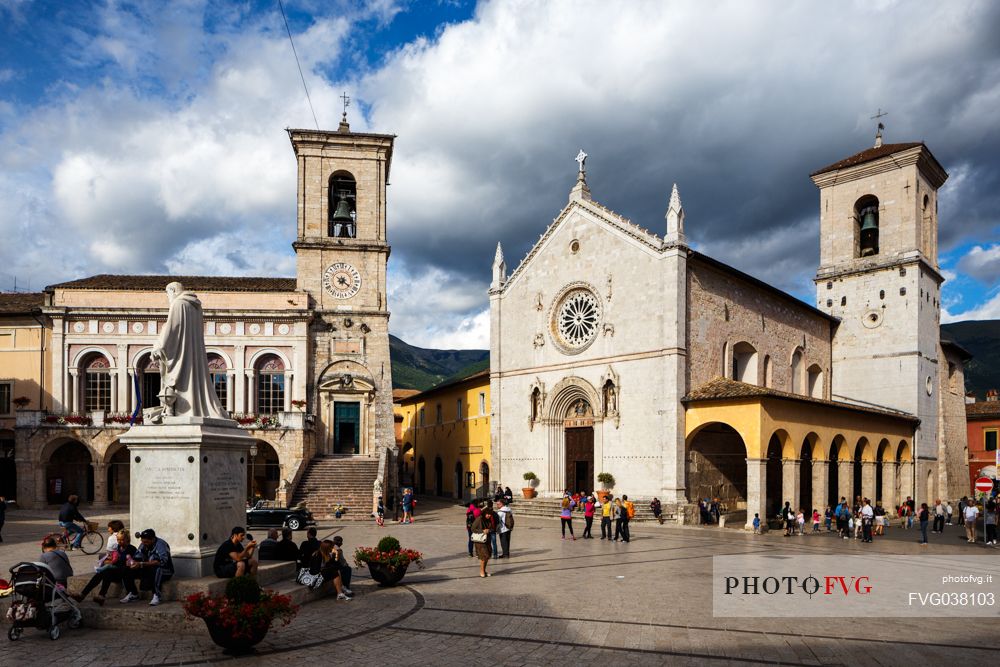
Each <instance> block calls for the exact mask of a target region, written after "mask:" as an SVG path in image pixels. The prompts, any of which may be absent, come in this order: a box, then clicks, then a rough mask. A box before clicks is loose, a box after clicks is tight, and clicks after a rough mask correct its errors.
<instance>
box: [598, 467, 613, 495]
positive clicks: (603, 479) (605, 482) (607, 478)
mask: <svg viewBox="0 0 1000 667" xmlns="http://www.w3.org/2000/svg"><path fill="white" fill-rule="evenodd" d="M597 481H598V482H600V483H601V499H602V500H603V499H604V498H606V497H607V494H608V491H610V490H611V489H613V488H615V476H614V475H612V474H611V473H609V472H602V473H600V474H598V475H597Z"/></svg>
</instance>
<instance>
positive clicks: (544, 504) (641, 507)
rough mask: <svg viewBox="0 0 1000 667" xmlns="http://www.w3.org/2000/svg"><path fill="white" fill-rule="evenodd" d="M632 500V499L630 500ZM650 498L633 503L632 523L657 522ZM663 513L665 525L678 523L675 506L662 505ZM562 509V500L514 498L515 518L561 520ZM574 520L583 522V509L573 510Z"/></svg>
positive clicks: (636, 500)
mask: <svg viewBox="0 0 1000 667" xmlns="http://www.w3.org/2000/svg"><path fill="white" fill-rule="evenodd" d="M630 500H631V498H630ZM650 500H651V499H650V498H637V499H635V500H633V501H632V502H634V503H635V517H634V518H633V519H632V521H642V522H645V521H653V522H655V521H656V517H654V516H653V513H652V512H651V511H650V509H649V501H650ZM662 508H663V512H662V514H661V516H662V517H663V521H664V523H668V522H669V523H675V522H676V521H677V508H676V506H674V505H668V504H667V503H663V504H662ZM561 509H562V499H561V498H532V499H531V500H528V499H526V498H516V497H515V498H514V505H513V510H514V515H515V516H531V517H548V518H550V519H556V518H559V512H560V510H561ZM573 518H574V519H580V520H581V521H582V520H583V507H582V506H578V507H577V508H576V509H575V510H573ZM594 521H595V523H596V524H597V525H600V512H599V511H597V512H595V514H594Z"/></svg>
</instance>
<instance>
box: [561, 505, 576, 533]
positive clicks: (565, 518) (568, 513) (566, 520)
mask: <svg viewBox="0 0 1000 667" xmlns="http://www.w3.org/2000/svg"><path fill="white" fill-rule="evenodd" d="M574 507H576V502H575V501H574V500H573V498H572V497H570V496H569V495H565V496H563V499H562V506H561V508H560V510H559V523H560V528H561V529H562V539H564V540H565V539H566V527H567V526H568V527H569V536H570V538H571V539H573V540H574V541H576V535H574V534H573V508H574Z"/></svg>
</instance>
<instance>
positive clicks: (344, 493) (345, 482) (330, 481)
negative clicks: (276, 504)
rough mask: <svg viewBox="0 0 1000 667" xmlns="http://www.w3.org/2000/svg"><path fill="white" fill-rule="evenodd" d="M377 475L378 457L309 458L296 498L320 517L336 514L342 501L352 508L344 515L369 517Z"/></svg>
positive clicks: (293, 499) (346, 517) (294, 500)
mask: <svg viewBox="0 0 1000 667" xmlns="http://www.w3.org/2000/svg"><path fill="white" fill-rule="evenodd" d="M377 477H378V460H377V459H373V458H370V457H350V456H346V457H345V456H318V457H316V458H314V459H313V460H312V461H310V462H309V467H308V468H307V469H306V472H305V473H304V474H303V475H302V480H301V481H300V482H299V485H298V487H297V488H296V489H295V494H294V495H293V497H292V502H293V504H298V503H305V505H306V507H308V508H309V511H310V512H312V513H313V516H314V517H316V518H317V519H326V518H330V517H333V516H334V508H335V507H336V506H338V505H342V506H344V507H346V508H347V509H348V511H347V513H346V514H344V515H343V516H342V517H341V518H343V519H347V520H355V521H358V520H367V519H370V517H371V507H372V489H373V488H374V486H375V479H376V478H377Z"/></svg>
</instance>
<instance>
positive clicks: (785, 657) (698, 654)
mask: <svg viewBox="0 0 1000 667" xmlns="http://www.w3.org/2000/svg"><path fill="white" fill-rule="evenodd" d="M420 507H421V512H420V514H419V515H418V516H417V520H416V523H414V524H413V525H406V526H398V525H396V526H387V527H386V528H383V529H379V528H378V527H377V526H375V525H374V524H367V523H365V524H353V523H339V524H337V525H335V526H329V527H328V526H323V527H322V528H321V536H323V535H324V534H339V535H343V537H344V540H345V546H346V547H347V548H348V549H349V550H350V549H353V547H355V546H357V545H370V544H374V542H375V541H376V540H377V539H378V537H379V536H381V535H384V534H387V533H391V534H393V535H395V536H396V537H398V538H400V540H401V541H402V542H403V544H404V545H405V546H409V547H413V548H417V549H420V550H421V551H423V552H424V554H425V557H426V568H425V569H424V570H411V571H410V572H408V573H407V575H406V578H405V579H404V581H403V583H404V584H405V585H404V586H401V587H399V588H395V589H376V588H375V587H374V586H373V585H372V584H371V582H370V580H369V579H368V578H367V573H366V572H363V571H357V570H356V574H355V579H356V581H357V582H358V583H357V584H356V585H355V586H354V589H355V591H356V592H357V595H356V597H355V599H354V600H353V601H352V602H349V603H344V602H340V603H338V602H336V601H334V600H332V599H327V600H324V601H322V602H318V603H314V604H311V605H307V606H305V607H304V608H303V609H302V611H301V613H300V614H299V616H298V617H297V618H296V619H295V620H294V621H293V622H292V624H291V625H289V626H288V627H287V628H277V629H273V630H272V631H271V633H270V634H269V635H268V637H267V639H265V640H264V642H263V643H262V644H260V645H259V647H258V652H257V654H256V655H255V656H253V657H251V658H241V659H240V660H241V662H246V663H248V664H272V665H273V664H276V663H277V662H278V661H294V662H296V663H301V664H318V663H320V662H322V663H333V664H352V665H386V664H399V663H401V662H405V663H406V664H412V665H491V666H494V665H546V666H551V665H570V664H577V665H578V664H581V663H586V664H589V663H593V662H595V661H597V662H598V663H607V664H626V665H647V664H648V665H662V664H670V665H675V664H679V665H705V664H746V663H758V662H759V663H783V664H795V665H829V664H845V665H846V664H850V665H903V664H905V665H910V666H913V665H941V664H946V663H948V664H985V663H986V662H987V661H988V660H990V659H992V658H993V656H994V652H995V647H996V646H997V643H998V640H1000V620H994V619H990V620H982V619H975V620H964V619H963V620H949V619H941V620H935V619H897V618H890V619H883V618H845V619H842V620H837V619H809V618H803V619H800V620H789V619H723V618H718V619H717V618H713V616H712V604H711V572H712V560H711V556H712V555H715V554H740V553H755V554H774V555H777V556H789V557H794V556H796V555H803V554H826V553H833V554H841V553H842V554H861V553H863V554H884V555H885V557H887V558H891V557H892V555H894V554H916V553H927V552H928V549H929V551H930V552H931V553H935V554H942V553H944V554H951V553H954V554H963V555H982V554H983V553H987V551H986V548H985V547H983V546H981V545H979V546H976V547H971V546H969V545H967V544H966V543H965V542H964V541H961V540H960V536H959V528H958V527H957V526H956V527H951V528H950V529H949V530H950V532H949V533H946V534H945V535H944V536H933V537H937V538H938V539H937V540H934V541H932V545H931V546H930V547H929V548H926V549H923V550H921V548H920V547H918V546H917V544H916V532H915V531H901V530H900V529H898V528H893V529H892V530H891V531H890V537H889V538H888V539H882V540H878V541H876V542H875V543H874V544H872V545H863V544H860V543H859V542H856V541H854V540H850V541H844V540H840V539H837V538H836V537H835V536H834V535H832V534H825V533H824V534H821V535H819V536H813V535H807V536H805V537H794V538H784V537H782V536H781V534H780V533H778V534H769V535H764V536H753V535H748V534H746V533H744V532H742V531H739V530H729V529H725V530H720V529H717V528H695V527H676V526H658V525H655V524H637V525H635V526H634V530H633V541H632V542H631V543H630V544H620V543H617V544H612V543H608V542H602V541H600V540H598V539H594V540H580V539H578V540H576V541H563V540H561V539H560V538H559V525H558V522H557V521H555V520H554V519H529V518H525V517H522V518H521V519H520V520H519V521H518V523H517V528H516V529H515V532H514V536H513V539H512V552H513V554H514V556H513V558H511V559H510V560H509V561H507V560H503V561H500V562H499V563H497V562H491V564H490V571H491V572H493V573H494V575H495V576H493V577H490V578H488V579H480V578H479V576H478V568H477V566H476V562H475V560H474V559H472V558H469V557H468V555H467V551H466V533H465V528H464V521H463V516H462V510H461V509H460V508H459V507H458V506H456V505H451V504H445V503H442V502H438V501H434V500H430V499H428V500H427V501H424V502H421V504H420ZM515 511H516V506H515ZM9 518H10V519H11V521H8V524H7V526H6V528H5V530H4V538H5V540H7V541H5V542H4V543H3V544H2V545H0V566H2V567H3V570H4V572H6V570H7V568H9V567H10V565H11V563H12V562H13V561H14V560H16V559H18V558H22V557H25V556H27V557H30V556H31V554H32V553H33V552H34V545H35V544H36V541H35V537H36V536H37V535H38V534H40V533H41V532H42V530H44V527H47V526H48V525H49V524H50V522H49V521H47V520H44V519H38V520H35V521H31V520H29V519H27V518H25V515H24V514H22V513H12V514H11V515H10V516H9ZM579 523H580V524H582V521H581V522H579ZM579 528H582V525H581V526H580V527H579ZM580 532H581V530H580V529H578V530H577V533H578V534H579V533H580ZM988 553H989V554H991V555H993V554H995V553H996V552H995V551H992V550H990V551H989V552H988ZM72 558H73V563H74V566H75V567H76V568H77V571H78V572H84V571H87V569H88V568H89V565H90V563H91V560H92V557H90V556H85V555H83V554H79V553H76V552H74V553H73V555H72ZM777 562H780V560H779V561H777ZM85 604H87V605H92V604H93V603H92V602H87V603H85ZM116 604H117V603H114V602H109V603H108V605H109V606H110V605H116ZM170 604H171V605H178V603H170ZM190 627H191V632H189V633H183V634H161V633H156V632H124V633H123V632H121V631H111V630H95V629H87V628H81V629H79V630H75V631H74V630H67V631H66V632H65V633H64V634H63V636H62V638H60V639H59V640H58V641H51V640H49V639H48V638H47V636H46V635H44V634H43V633H41V632H37V631H27V632H26V633H25V635H24V636H23V637H22V639H21V640H20V641H18V642H14V643H7V645H6V646H4V650H3V652H2V653H0V655H2V656H3V657H2V660H0V662H2V663H3V664H4V665H7V664H10V665H22V664H29V663H37V662H39V661H45V662H48V661H59V662H61V663H64V664H73V665H81V666H82V665H91V664H94V665H106V664H108V663H109V661H111V662H113V663H114V664H116V665H119V666H126V665H181V664H204V663H210V662H226V661H229V660H231V658H230V657H228V656H225V655H223V654H222V653H221V652H220V650H219V649H218V648H217V647H216V646H215V645H214V644H212V642H211V640H210V639H209V637H208V634H207V632H206V631H205V629H204V627H203V626H202V625H201V621H197V622H192V623H191V625H190ZM3 641H6V640H3Z"/></svg>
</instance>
